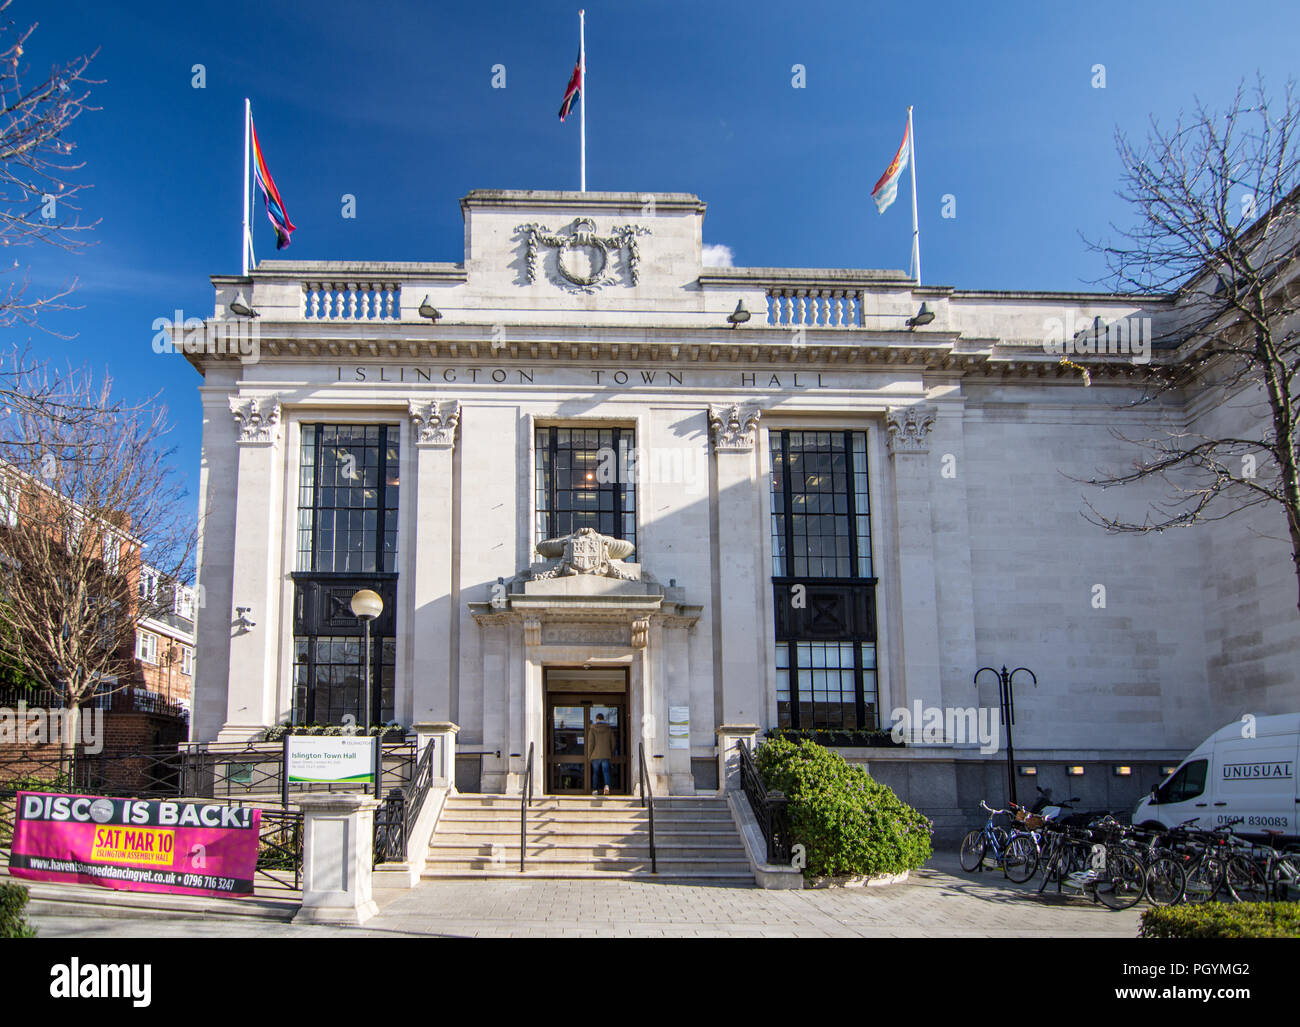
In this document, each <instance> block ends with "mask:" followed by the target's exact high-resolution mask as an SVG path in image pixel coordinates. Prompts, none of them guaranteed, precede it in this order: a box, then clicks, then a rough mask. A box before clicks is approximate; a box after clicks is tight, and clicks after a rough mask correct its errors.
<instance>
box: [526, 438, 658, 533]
mask: <svg viewBox="0 0 1300 1027" xmlns="http://www.w3.org/2000/svg"><path fill="white" fill-rule="evenodd" d="M561 431H570V432H589V431H594V432H597V433H599V432H609V433H610V438H611V446H612V449H613V453H614V459H615V467H616V471H615V475H614V480H613V481H612V482H602V481H599V480H597V481H596V483H595V485H594V486H593V489H592V491H593V492H595V493H596V494H597V497H599V494H600V493H601V492H603V491H608V492H609V493H611V495H612V500H611V510H610V511H609V516H610V517H611V518H612V521H613V528H614V530H613V531H604V530H603V529H602V527H601V524H600V522H601V517H602V514H603V513H604V511H602V510H601V509H600V508H599V506H600V504H599V498H597V508H596V510H595V511H594V513H595V515H596V518H595V519H596V523H595V524H594V525H590V526H591V527H594V528H595V529H596V530H597V531H599V532H600V533H601V534H602V535H609V536H611V537H612V538H618V539H623V540H625V541H628V542H631V543H632V545H633V547H634V548H633V551H634V552H635V546H636V544H637V534H638V532H637V488H636V485H637V482H636V473H635V470H634V468H635V466H636V428H634V427H625V426H622V425H610V424H603V425H591V424H564V423H557V424H539V425H536V426H535V430H534V433H533V446H534V448H535V450H536V455H535V458H534V473H535V474H536V476H537V480H536V481H535V482H534V487H533V507H534V510H533V515H534V516H533V530H534V532H536V533H537V537H538V540H539V541H540V540H542V539H547V538H559V537H561V536H563V535H567V534H569V533H570V532H572V531H576V530H577V529H578V528H579V527H586V526H587V525H578V524H575V523H574V521H575V516H574V515H575V514H577V513H579V512H583V511H578V510H576V509H575V508H574V506H573V504H572V502H570V505H569V509H568V510H565V511H561V510H560V509H559V501H558V499H559V495H560V493H561V492H567V493H570V494H571V493H573V492H575V491H576V490H575V489H574V488H573V487H572V486H571V485H570V487H568V488H563V489H562V488H561V487H560V483H559V481H558V478H559V475H558V472H557V465H558V457H559V454H560V452H561V450H562V449H564V450H566V451H567V452H568V453H573V452H574V451H575V448H574V447H573V445H572V443H571V441H570V444H568V445H567V446H562V445H561V444H560V442H559V433H560V432H561ZM543 435H545V444H544V445H543ZM597 441H598V442H599V439H598V440H597ZM625 441H626V443H627V452H628V454H629V457H628V464H627V466H628V468H629V474H628V476H627V480H626V481H624V480H622V475H621V471H622V469H623V466H624V464H623V460H622V453H623V449H622V444H623V443H624V442H625ZM601 448H603V447H601V446H600V445H598V446H597V449H596V452H600V449H601ZM584 449H585V447H584ZM543 450H545V454H546V455H545V464H543V457H542V452H543ZM571 467H572V464H570V468H571ZM543 496H544V497H545V501H546V507H545V509H542V508H541V507H540V505H539V503H538V500H539V499H541V498H542V497H543ZM629 496H630V500H631V501H630V502H628V501H627V500H628V497H629ZM561 515H565V516H567V517H568V519H569V528H568V531H566V530H564V527H563V526H562V525H561V524H560V523H559V522H560V518H561ZM629 517H630V518H631V522H632V529H631V532H630V533H629V532H628V531H627V530H626V529H625V528H624V524H625V522H626V520H627V519H628V518H629Z"/></svg>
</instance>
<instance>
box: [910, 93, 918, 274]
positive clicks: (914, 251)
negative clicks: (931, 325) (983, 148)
mask: <svg viewBox="0 0 1300 1027" xmlns="http://www.w3.org/2000/svg"><path fill="white" fill-rule="evenodd" d="M907 146H908V150H909V151H910V152H909V153H908V155H907V156H908V158H909V160H908V162H907V163H908V164H910V165H911V166H912V259H913V260H914V261H915V262H916V284H917V285H920V284H921V226H920V224H919V222H918V221H917V218H916V130H915V129H913V128H912V107H911V105H910V104H909V105H908V108H907Z"/></svg>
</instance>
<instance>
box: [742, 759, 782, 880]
mask: <svg viewBox="0 0 1300 1027" xmlns="http://www.w3.org/2000/svg"><path fill="white" fill-rule="evenodd" d="M736 751H737V753H738V754H739V756H740V781H741V785H742V787H743V788H744V789H745V797H746V798H747V799H748V800H749V807H750V809H752V810H753V811H754V817H755V819H757V820H758V826H759V829H760V830H761V831H762V832H763V838H764V839H766V841H767V858H768V861H769V862H772V863H789V862H790V820H789V816H788V812H787V809H786V797H785V796H784V795H782V794H781V793H780V792H778V791H771V792H769V791H768V790H767V786H766V785H765V784H763V777H762V775H761V774H759V772H758V766H757V764H755V763H754V757H753V756H752V755H750V752H749V746H748V745H746V744H745V741H744V739H741V740H739V741H737V742H736Z"/></svg>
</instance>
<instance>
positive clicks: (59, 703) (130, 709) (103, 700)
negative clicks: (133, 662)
mask: <svg viewBox="0 0 1300 1027" xmlns="http://www.w3.org/2000/svg"><path fill="white" fill-rule="evenodd" d="M20 702H21V703H26V704H27V709H29V710H38V709H39V710H62V709H66V708H67V705H68V703H67V697H66V696H65V695H64V694H63V692H62V691H60V690H59V689H57V688H34V689H26V688H15V687H13V686H10V687H8V688H0V707H5V708H8V709H16V708H17V706H18V704H19V703H20ZM81 708H82V709H83V710H91V709H95V710H105V711H107V712H110V713H156V714H159V715H161V716H166V717H175V718H177V719H180V720H186V719H188V718H189V715H190V711H189V710H187V709H186V708H185V707H184V706H181V705H180V704H178V703H174V702H172V701H170V700H169V699H168V698H167V697H166V696H165V695H163V694H161V693H160V692H152V691H150V690H149V689H147V688H139V687H136V686H135V685H127V686H124V687H115V688H113V689H110V690H107V691H104V692H100V693H97V694H94V695H88V696H86V698H85V700H84V701H83V702H82V703H81Z"/></svg>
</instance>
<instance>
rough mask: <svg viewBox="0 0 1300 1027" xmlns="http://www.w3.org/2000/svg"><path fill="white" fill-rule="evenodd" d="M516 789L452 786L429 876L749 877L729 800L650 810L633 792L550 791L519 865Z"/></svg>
mask: <svg viewBox="0 0 1300 1027" xmlns="http://www.w3.org/2000/svg"><path fill="white" fill-rule="evenodd" d="M519 803H520V800H519V798H518V796H508V795H453V796H450V797H449V798H448V799H447V805H446V806H445V808H444V809H443V812H442V816H441V817H440V818H439V821H438V828H437V830H436V831H435V832H434V835H433V837H432V839H431V840H430V842H429V853H428V857H427V859H426V862H425V870H424V875H423V876H424V878H425V879H428V880H446V879H478V878H485V877H502V878H515V879H518V878H519V877H521V876H526V877H533V878H537V877H549V878H601V879H606V878H628V879H638V880H640V879H645V880H670V881H673V882H675V883H686V882H691V881H694V882H700V883H708V884H748V885H752V884H753V881H754V878H753V873H752V871H751V870H750V866H749V861H748V858H747V856H746V853H745V849H744V845H743V844H742V843H741V840H740V837H739V835H738V834H737V832H736V828H735V824H734V822H733V821H732V819H731V813H730V810H729V809H728V808H727V804H726V800H724V799H716V798H712V797H708V798H702V799H696V798H693V797H687V796H674V797H672V798H665V799H656V800H655V810H654V812H655V861H656V865H657V869H658V873H652V872H651V869H650V866H651V864H650V811H649V810H648V809H644V808H643V807H642V806H641V802H640V800H639V799H637V798H634V797H626V796H610V797H587V796H572V797H571V796H560V797H557V796H544V797H539V798H537V799H535V800H534V801H533V804H532V805H531V806H530V807H529V809H528V820H527V829H528V835H527V845H526V847H525V859H526V862H525V866H526V869H525V870H524V871H523V872H522V873H521V872H520V870H519Z"/></svg>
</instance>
